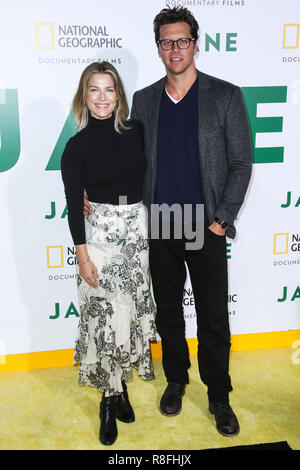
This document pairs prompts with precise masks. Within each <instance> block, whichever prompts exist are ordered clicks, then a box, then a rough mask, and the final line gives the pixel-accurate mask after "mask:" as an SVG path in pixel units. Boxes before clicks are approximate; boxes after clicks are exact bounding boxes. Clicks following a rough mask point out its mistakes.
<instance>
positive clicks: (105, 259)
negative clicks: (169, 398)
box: [61, 62, 155, 445]
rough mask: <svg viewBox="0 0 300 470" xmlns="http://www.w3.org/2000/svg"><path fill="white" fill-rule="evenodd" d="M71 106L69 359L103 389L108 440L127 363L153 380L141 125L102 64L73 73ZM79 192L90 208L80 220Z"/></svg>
mask: <svg viewBox="0 0 300 470" xmlns="http://www.w3.org/2000/svg"><path fill="white" fill-rule="evenodd" d="M72 108H73V114H74V117H75V120H76V122H77V125H78V130H79V132H78V133H77V134H76V135H75V136H74V137H72V138H71V139H70V140H69V141H68V143H67V145H66V148H65V150H64V153H63V155H62V160H61V171H62V178H63V182H64V187H65V194H66V200H67V205H68V221H69V227H70V232H71V235H72V238H73V242H74V245H75V247H76V254H77V258H78V263H79V273H78V274H79V276H78V298H79V310H80V320H79V325H78V337H77V340H76V343H75V354H74V360H75V361H76V362H79V384H81V385H83V384H85V383H86V384H88V385H92V386H95V387H96V388H97V389H98V390H99V391H102V392H103V394H102V400H101V403H100V420H101V426H100V433H99V438H100V441H101V442H102V443H103V444H105V445H111V444H113V442H114V441H115V440H116V438H117V433H118V431H117V425H116V418H118V419H119V420H121V421H123V422H132V421H134V419H135V417H134V411H133V409H132V407H131V404H130V402H129V398H128V393H127V389H126V384H125V381H126V380H127V379H128V378H129V377H130V376H131V366H132V365H133V366H134V367H135V368H136V369H137V370H138V373H139V375H141V376H142V378H144V379H151V378H153V377H154V374H153V367H152V362H151V354H150V344H149V341H151V340H155V323H154V303H153V300H152V297H151V292H150V285H149V268H148V241H147V218H146V209H145V207H144V206H143V204H142V202H141V200H142V183H143V175H144V172H145V167H146V162H145V157H144V152H143V129H142V124H141V123H140V122H139V121H135V120H131V121H126V117H127V113H128V106H127V101H126V96H125V92H124V88H123V85H122V82H121V79H120V76H119V74H118V72H117V70H116V69H115V68H114V67H113V66H112V65H111V64H109V63H107V62H102V63H97V62H96V63H93V64H91V65H89V66H88V67H87V68H86V69H85V70H84V71H83V73H82V76H81V78H80V82H79V86H78V90H77V92H76V95H75V97H74V100H73V106H72ZM84 190H86V192H87V196H88V199H89V201H90V202H91V205H92V207H93V214H92V215H89V216H88V217H87V219H86V220H85V219H84V215H83V214H84V211H83V193H84ZM119 199H122V200H121V203H120V204H119V202H120V201H119Z"/></svg>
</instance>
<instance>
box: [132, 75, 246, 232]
mask: <svg viewBox="0 0 300 470" xmlns="http://www.w3.org/2000/svg"><path fill="white" fill-rule="evenodd" d="M197 73H198V78H197V80H198V84H199V87H198V89H199V96H198V109H199V115H198V142H199V146H198V152H199V162H200V174H201V175H200V176H201V181H202V191H203V195H204V201H205V207H206V212H207V215H208V219H209V223H212V222H213V221H214V219H215V217H218V218H219V219H220V220H225V221H226V222H228V223H229V224H230V225H229V228H228V230H227V233H226V235H227V236H229V237H230V238H234V237H235V234H236V229H235V227H234V220H235V219H236V217H237V214H238V211H239V209H240V207H241V205H242V203H243V201H244V197H245V194H246V191H247V188H248V184H249V180H250V176H251V170H252V144H251V136H250V127H249V122H248V115H247V110H246V107H245V104H244V100H243V96H242V92H241V89H240V88H239V87H237V86H235V85H232V84H231V83H228V82H225V81H223V80H220V79H218V78H215V77H211V76H209V75H206V74H204V73H202V72H199V71H197ZM165 82H166V77H164V78H162V79H161V80H159V81H158V82H156V83H154V84H152V85H150V86H148V87H146V88H144V89H142V90H140V91H137V92H135V93H134V96H133V102H132V109H131V118H132V119H138V120H139V121H141V122H142V123H143V125H144V139H145V153H146V158H147V165H148V166H147V171H146V175H145V179H144V204H145V205H146V206H147V208H148V210H150V206H151V204H152V203H154V195H155V185H156V167H157V165H156V163H157V131H158V118H159V108H160V100H161V96H162V91H163V90H164V87H165ZM149 214H150V212H149Z"/></svg>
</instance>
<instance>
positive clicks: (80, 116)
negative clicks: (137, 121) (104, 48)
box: [72, 62, 129, 133]
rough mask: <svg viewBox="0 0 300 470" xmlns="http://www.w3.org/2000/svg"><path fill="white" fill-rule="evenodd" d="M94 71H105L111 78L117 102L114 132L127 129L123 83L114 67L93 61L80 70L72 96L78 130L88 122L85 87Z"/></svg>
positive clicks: (126, 105)
mask: <svg viewBox="0 0 300 470" xmlns="http://www.w3.org/2000/svg"><path fill="white" fill-rule="evenodd" d="M95 73H107V74H108V75H110V76H111V77H112V79H113V82H114V86H115V89H116V94H117V104H116V107H115V109H114V114H115V122H114V127H115V130H116V132H118V133H121V130H122V129H124V130H126V129H129V128H128V127H126V125H125V121H126V118H127V116H128V104H127V99H126V95H125V91H124V87H123V83H122V80H121V77H120V75H119V73H118V72H117V70H116V69H115V67H114V66H113V65H111V64H110V63H109V62H93V63H92V64H90V65H88V66H87V67H86V68H85V69H84V71H83V72H82V75H81V77H80V80H79V84H78V88H77V92H76V94H75V96H74V99H73V103H72V111H73V115H74V118H75V121H76V124H77V128H78V130H81V129H84V127H86V126H87V123H88V118H89V110H88V107H87V105H86V100H87V89H88V82H89V79H90V78H91V76H92V75H93V74H95Z"/></svg>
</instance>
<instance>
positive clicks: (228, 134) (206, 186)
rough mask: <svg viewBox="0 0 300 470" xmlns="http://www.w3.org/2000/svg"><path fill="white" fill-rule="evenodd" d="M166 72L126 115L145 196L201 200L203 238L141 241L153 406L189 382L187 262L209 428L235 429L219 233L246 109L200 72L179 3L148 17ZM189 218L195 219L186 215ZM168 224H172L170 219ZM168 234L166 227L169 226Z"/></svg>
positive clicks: (235, 189) (240, 166)
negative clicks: (149, 308)
mask: <svg viewBox="0 0 300 470" xmlns="http://www.w3.org/2000/svg"><path fill="white" fill-rule="evenodd" d="M154 31H155V40H156V44H157V47H158V54H159V57H160V58H161V59H162V61H163V64H164V66H165V69H166V73H167V75H166V77H164V78H163V79H161V80H159V81H158V82H156V83H154V84H153V85H150V86H148V87H147V88H144V89H143V90H140V91H138V92H136V93H135V94H134V97H133V104H132V112H131V117H132V118H133V119H138V120H140V121H142V123H143V125H144V136H145V152H146V157H147V162H148V168H147V173H146V176H145V184H144V203H145V204H146V206H147V207H148V208H149V209H150V207H151V205H153V204H154V203H155V204H163V203H166V204H168V205H169V206H171V205H172V204H175V203H176V204H180V205H181V206H182V207H184V204H190V205H192V207H193V208H195V207H197V205H200V204H204V214H205V221H204V245H203V247H202V248H201V249H186V239H185V237H184V235H183V236H182V238H181V239H179V238H178V237H175V236H171V237H170V238H169V239H164V237H163V236H160V237H159V238H158V239H151V240H150V268H151V275H152V281H153V290H154V296H155V300H156V304H157V317H156V323H157V329H158V333H159V335H160V337H161V340H162V351H163V367H164V372H165V375H166V379H167V382H168V386H167V388H166V390H165V392H164V394H163V396H162V398H161V402H160V410H161V412H162V413H163V414H164V415H166V416H174V415H177V414H178V413H180V411H181V405H182V396H183V395H184V393H185V386H186V384H188V382H189V378H188V368H189V367H190V361H189V353H188V346H187V342H186V339H185V322H184V316H183V308H182V300H183V290H184V285H185V280H186V269H185V262H186V264H187V267H188V269H189V274H190V278H191V284H192V287H193V294H194V299H195V309H196V315H197V337H198V364H199V372H200V377H201V379H202V381H203V382H204V383H205V384H206V385H207V390H208V399H209V410H210V412H211V413H213V414H214V415H215V420H216V424H217V429H218V431H219V432H220V433H221V434H223V435H225V436H234V435H236V434H238V432H239V423H238V420H237V418H236V416H235V414H234V412H233V410H232V408H231V407H230V404H229V392H230V391H231V390H232V386H231V380H230V376H229V373H228V369H229V351H230V331H229V322H228V309H227V295H228V292H227V257H226V237H225V234H226V235H228V236H229V237H231V238H234V236H235V227H234V220H235V219H236V216H237V214H238V211H239V209H240V207H241V205H242V203H243V200H244V197H245V193H246V190H247V187H248V184H249V179H250V175H251V166H252V149H251V138H250V131H249V124H248V119H247V112H246V109H245V105H244V101H243V98H242V94H241V90H240V88H238V87H236V86H234V85H232V84H230V83H227V82H225V81H222V80H219V79H216V78H213V77H210V76H208V75H205V74H203V73H201V72H199V71H198V70H197V69H196V67H195V63H194V56H195V54H196V52H197V51H198V48H197V39H198V24H197V22H196V20H195V18H194V17H193V15H192V14H191V13H190V12H189V11H188V10H187V9H186V8H182V7H175V8H173V9H163V10H162V11H161V12H160V13H159V14H158V15H157V16H156V18H155V20H154ZM193 214H194V218H193V222H194V224H195V223H196V225H197V222H198V221H197V216H195V211H194V212H193ZM171 226H172V222H171ZM173 231H174V226H173Z"/></svg>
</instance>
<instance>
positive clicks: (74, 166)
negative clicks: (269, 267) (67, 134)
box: [61, 137, 86, 245]
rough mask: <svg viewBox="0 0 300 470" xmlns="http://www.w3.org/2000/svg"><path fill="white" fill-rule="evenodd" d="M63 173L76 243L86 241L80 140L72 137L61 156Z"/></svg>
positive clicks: (70, 225)
mask: <svg viewBox="0 0 300 470" xmlns="http://www.w3.org/2000/svg"><path fill="white" fill-rule="evenodd" d="M61 174H62V180H63V183H64V188H65V195H66V201H67V206H68V222H69V228H70V232H71V236H72V239H73V242H74V245H82V244H85V243H86V237H85V223H84V215H83V191H84V166H83V154H82V151H81V149H80V144H79V142H78V140H77V139H76V140H75V139H74V137H72V138H71V139H70V140H69V141H68V142H67V144H66V147H65V150H64V152H63V154H62V157H61Z"/></svg>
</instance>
